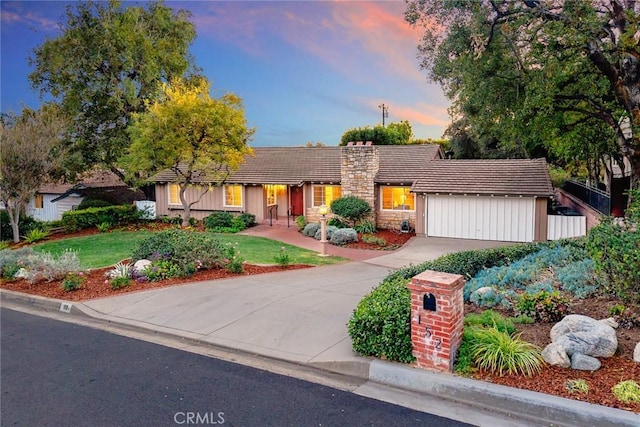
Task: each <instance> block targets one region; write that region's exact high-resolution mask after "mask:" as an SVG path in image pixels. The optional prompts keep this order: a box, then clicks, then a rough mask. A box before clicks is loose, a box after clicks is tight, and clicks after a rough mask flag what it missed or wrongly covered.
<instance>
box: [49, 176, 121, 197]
mask: <svg viewBox="0 0 640 427" xmlns="http://www.w3.org/2000/svg"><path fill="white" fill-rule="evenodd" d="M123 186H125V183H124V182H122V180H121V179H120V177H118V176H117V175H116V174H115V173H113V172H111V171H93V172H87V173H85V174H83V175H81V176H80V177H79V178H78V182H77V183H76V184H68V183H65V184H46V185H43V186H42V187H40V189H39V190H38V193H41V194H64V193H66V192H68V191H69V190H73V189H83V188H109V187H123Z"/></svg>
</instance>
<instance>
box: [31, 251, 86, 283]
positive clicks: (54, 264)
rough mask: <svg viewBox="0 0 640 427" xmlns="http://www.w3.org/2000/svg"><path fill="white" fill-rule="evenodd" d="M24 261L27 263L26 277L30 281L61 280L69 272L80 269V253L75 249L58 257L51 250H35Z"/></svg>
mask: <svg viewBox="0 0 640 427" xmlns="http://www.w3.org/2000/svg"><path fill="white" fill-rule="evenodd" d="M23 262H24V265H25V267H24V268H25V279H26V280H27V281H28V282H29V283H36V282H39V281H46V282H52V281H54V280H60V279H62V278H64V277H65V276H66V274H67V273H68V272H70V271H79V270H80V261H79V260H78V254H77V253H76V252H73V251H65V252H63V253H62V254H60V256H58V257H57V258H56V257H55V256H53V255H52V254H51V253H49V252H42V253H35V252H34V253H33V254H31V255H29V256H28V257H27V259H26V260H24V261H23Z"/></svg>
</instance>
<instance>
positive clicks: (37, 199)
mask: <svg viewBox="0 0 640 427" xmlns="http://www.w3.org/2000/svg"><path fill="white" fill-rule="evenodd" d="M33 203H34V205H35V208H36V209H42V208H44V197H42V194H36V197H35V200H34V201H33Z"/></svg>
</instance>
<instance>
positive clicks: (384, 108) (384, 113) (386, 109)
mask: <svg viewBox="0 0 640 427" xmlns="http://www.w3.org/2000/svg"><path fill="white" fill-rule="evenodd" d="M378 108H380V109H382V127H384V119H385V117H387V118H388V117H389V107H388V106H387V105H384V104H380V105H378Z"/></svg>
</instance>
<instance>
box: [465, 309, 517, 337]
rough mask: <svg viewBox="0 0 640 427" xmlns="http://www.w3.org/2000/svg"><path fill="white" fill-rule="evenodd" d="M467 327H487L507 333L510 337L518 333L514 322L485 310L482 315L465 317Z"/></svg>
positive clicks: (495, 312)
mask: <svg viewBox="0 0 640 427" xmlns="http://www.w3.org/2000/svg"><path fill="white" fill-rule="evenodd" d="M464 325H465V326H485V327H493V328H495V329H497V330H499V331H500V332H505V333H507V334H509V335H511V334H513V333H514V332H515V331H516V328H515V327H514V326H513V321H511V320H510V319H507V318H505V317H504V316H502V315H501V314H500V313H498V312H497V311H493V310H484V311H483V312H482V313H480V314H478V313H471V314H467V315H466V316H465V317H464Z"/></svg>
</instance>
